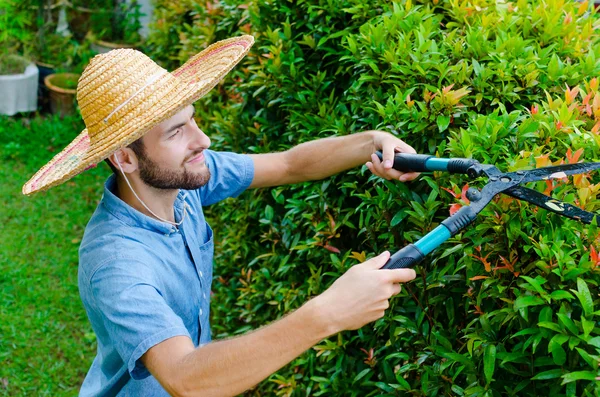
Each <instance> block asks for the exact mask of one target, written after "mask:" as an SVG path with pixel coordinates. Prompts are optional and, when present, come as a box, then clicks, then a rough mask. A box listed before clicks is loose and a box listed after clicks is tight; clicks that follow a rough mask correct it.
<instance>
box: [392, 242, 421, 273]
mask: <svg viewBox="0 0 600 397" xmlns="http://www.w3.org/2000/svg"><path fill="white" fill-rule="evenodd" d="M423 258H425V255H423V253H422V252H421V251H420V250H419V249H418V248H417V246H416V245H414V244H409V245H407V246H406V247H404V248H402V249H401V250H400V251H398V252H396V253H395V254H394V255H392V256H391V257H390V259H389V260H388V261H387V262H386V264H385V265H383V267H382V269H405V268H407V267H413V266H414V265H416V264H417V263H419V262H421V261H422V260H423Z"/></svg>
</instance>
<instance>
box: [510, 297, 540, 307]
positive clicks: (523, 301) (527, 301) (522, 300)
mask: <svg viewBox="0 0 600 397" xmlns="http://www.w3.org/2000/svg"><path fill="white" fill-rule="evenodd" d="M543 304H544V301H543V300H542V298H540V297H539V296H529V295H528V296H519V297H518V298H517V299H516V300H515V303H514V307H513V309H514V310H520V309H523V308H525V307H528V306H537V305H543Z"/></svg>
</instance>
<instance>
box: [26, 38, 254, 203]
mask: <svg viewBox="0 0 600 397" xmlns="http://www.w3.org/2000/svg"><path fill="white" fill-rule="evenodd" d="M253 43H254V38H253V37H252V36H240V37H234V38H230V39H227V40H223V41H219V42H217V43H214V44H212V45H211V46H209V47H208V48H206V49H205V50H204V51H202V52H200V53H199V54H197V55H195V56H194V57H192V58H191V59H189V60H188V61H187V62H186V63H185V64H184V65H183V66H181V67H180V68H178V69H177V70H175V71H173V72H172V73H169V72H168V71H166V70H165V69H163V68H161V67H160V66H158V65H157V64H156V63H155V62H154V61H152V60H151V59H150V58H149V57H147V56H146V55H144V54H142V53H141V52H139V51H136V50H132V49H117V50H112V51H110V52H108V53H106V54H101V55H97V56H95V57H94V58H93V59H92V60H91V62H90V64H89V65H88V66H87V67H86V69H85V70H84V72H83V74H82V75H81V78H80V79H79V82H78V85H77V102H78V103H79V108H80V110H81V115H82V117H83V120H84V122H85V125H86V129H85V130H83V132H81V134H79V135H78V136H77V137H76V138H75V139H74V140H73V142H71V143H70V144H69V145H68V146H67V147H66V148H65V149H64V150H63V151H61V152H60V153H58V154H57V155H56V156H54V158H53V159H52V160H51V161H50V162H49V163H48V164H46V165H45V166H43V167H42V168H41V169H40V170H39V171H38V172H37V173H36V174H35V175H34V176H33V177H32V178H31V179H30V180H29V181H28V182H27V183H25V185H23V194H25V195H30V194H33V193H35V192H40V191H44V190H47V189H49V188H51V187H53V186H56V185H59V184H61V183H63V182H65V181H67V180H69V179H71V178H72V177H74V176H75V175H77V174H79V173H81V172H83V171H85V170H87V169H89V168H93V167H95V166H96V164H98V163H99V162H101V161H102V160H104V159H106V158H107V157H109V156H110V155H111V154H112V153H114V152H115V151H117V150H118V149H120V148H122V147H125V146H127V145H129V144H130V143H132V142H134V141H135V140H137V139H138V138H140V137H141V136H143V135H144V134H145V133H146V132H147V131H148V130H149V129H151V128H152V127H154V126H155V125H157V124H159V123H161V122H162V121H164V120H166V119H168V118H170V117H172V116H173V115H175V114H176V113H178V112H179V111H180V110H182V109H183V108H185V107H186V106H188V105H190V104H192V103H193V102H195V101H197V100H198V99H199V98H201V97H202V96H204V95H205V94H206V93H207V92H208V91H210V90H211V89H212V88H213V87H214V86H215V85H217V84H218V83H219V81H221V80H222V79H223V77H225V75H226V74H227V73H228V72H229V71H230V70H231V69H232V68H233V67H234V66H235V65H236V64H237V63H238V62H239V61H240V60H241V59H242V58H243V57H244V56H245V55H246V54H247V53H248V51H249V50H250V47H251V46H252V44H253Z"/></svg>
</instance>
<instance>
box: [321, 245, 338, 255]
mask: <svg viewBox="0 0 600 397" xmlns="http://www.w3.org/2000/svg"><path fill="white" fill-rule="evenodd" d="M323 248H325V249H326V250H327V251H330V252H333V253H335V254H339V253H340V252H341V251H340V250H339V249H337V248H335V247H334V246H331V245H329V244H325V245H324V246H323Z"/></svg>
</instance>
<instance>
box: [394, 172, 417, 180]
mask: <svg viewBox="0 0 600 397" xmlns="http://www.w3.org/2000/svg"><path fill="white" fill-rule="evenodd" d="M419 175H421V173H419V172H407V173H405V174H402V175H401V176H400V177H399V178H398V179H399V180H400V182H408V181H412V180H414V179H416V178H417V177H418V176H419Z"/></svg>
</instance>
